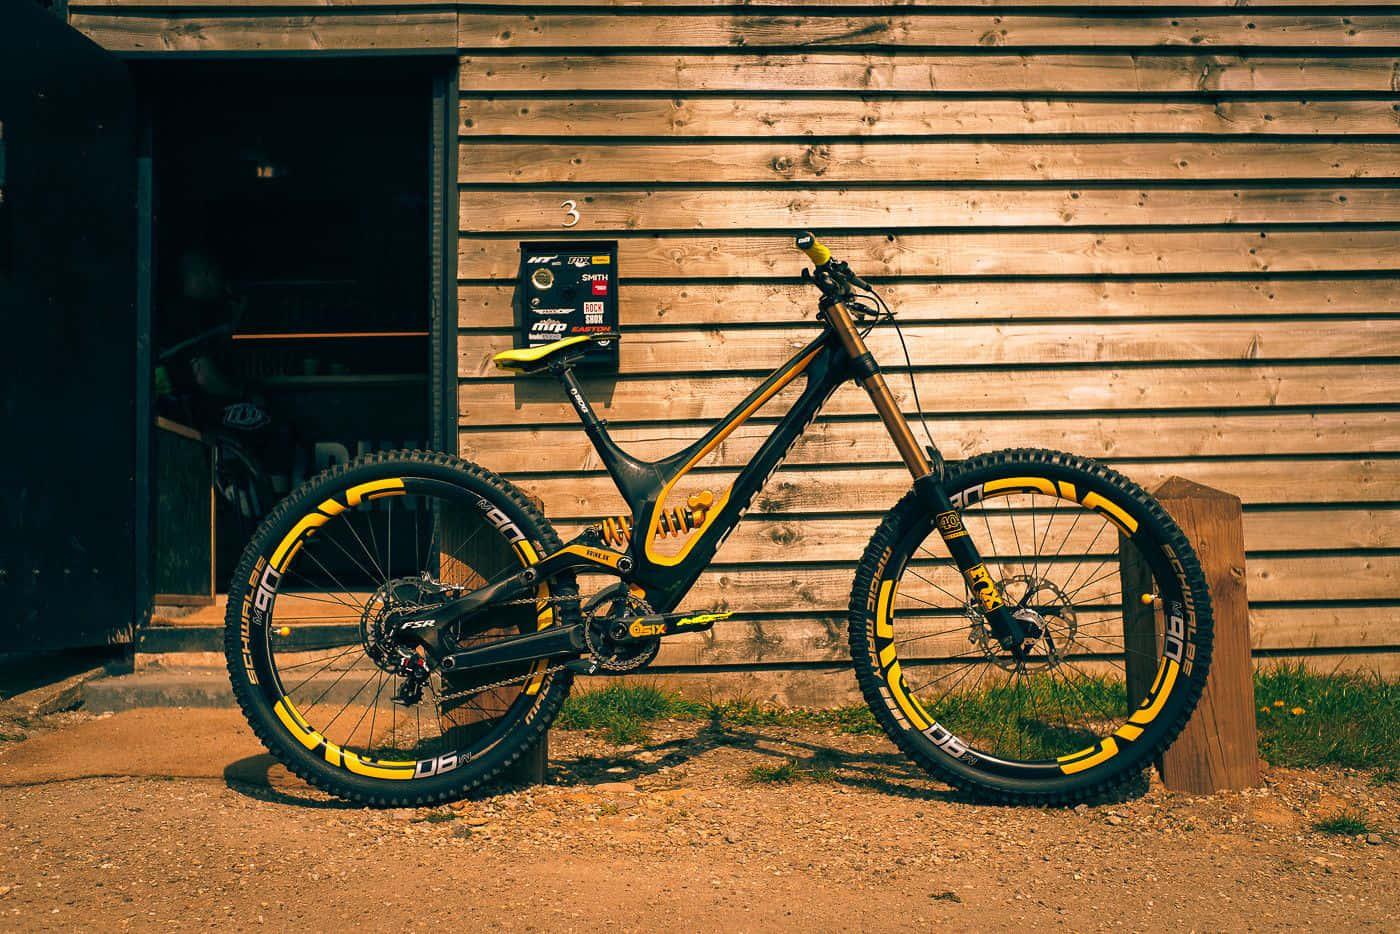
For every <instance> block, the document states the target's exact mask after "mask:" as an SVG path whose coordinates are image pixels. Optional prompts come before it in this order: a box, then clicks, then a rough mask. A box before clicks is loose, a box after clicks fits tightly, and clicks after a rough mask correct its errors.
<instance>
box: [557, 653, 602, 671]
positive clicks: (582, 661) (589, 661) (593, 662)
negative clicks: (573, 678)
mask: <svg viewBox="0 0 1400 934" xmlns="http://www.w3.org/2000/svg"><path fill="white" fill-rule="evenodd" d="M564 667H565V668H567V669H568V670H569V671H572V672H573V673H574V674H576V675H591V674H597V672H598V668H599V665H598V660H597V659H596V658H594V657H593V656H591V655H590V656H588V657H587V658H576V659H574V660H573V661H571V662H565V663H564Z"/></svg>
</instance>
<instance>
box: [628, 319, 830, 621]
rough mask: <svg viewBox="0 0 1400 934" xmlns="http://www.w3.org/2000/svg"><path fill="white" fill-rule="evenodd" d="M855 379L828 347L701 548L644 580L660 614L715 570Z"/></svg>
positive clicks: (743, 475)
mask: <svg viewBox="0 0 1400 934" xmlns="http://www.w3.org/2000/svg"><path fill="white" fill-rule="evenodd" d="M850 378H851V372H850V369H849V360H848V358H847V357H846V354H845V351H843V350H842V349H841V347H840V345H838V344H828V345H827V346H826V347H824V348H823V349H822V351H821V353H820V354H819V355H818V356H817V358H816V359H815V360H813V361H812V365H811V366H810V367H809V368H808V370H807V385H806V387H804V388H803V390H802V394H801V395H800V396H799V397H798V398H797V400H796V401H795V402H793V404H792V408H790V409H789V410H788V411H787V413H786V414H785V415H784V416H783V417H782V419H781V420H780V421H779V422H778V424H777V425H775V426H774V428H773V433H772V434H770V435H769V436H768V438H767V439H766V440H765V441H764V442H763V445H762V446H761V447H760V448H759V449H758V451H757V452H756V453H755V454H754V456H753V459H752V460H750V461H749V462H748V463H747V464H746V465H745V466H744V469H743V470H742V471H740V472H739V476H738V477H736V478H735V480H734V484H733V486H732V487H731V489H730V495H729V497H728V500H727V501H726V502H725V504H724V508H723V510H722V511H721V512H720V515H719V516H718V517H717V519H716V520H715V523H714V525H713V526H711V527H710V528H709V529H708V530H706V531H705V533H704V534H703V535H702V536H701V538H700V539H699V540H698V541H697V542H696V543H695V545H694V547H693V548H692V549H691V552H690V554H689V555H688V556H687V557H686V559H685V561H684V562H682V563H681V564H680V565H678V566H676V567H674V568H654V569H649V570H653V571H654V572H656V573H654V574H648V575H647V579H644V580H643V583H644V584H645V585H646V589H647V599H648V601H649V602H651V605H652V606H653V608H655V609H656V610H657V611H658V612H663V613H666V612H670V611H671V610H673V609H675V607H676V605H677V604H679V603H680V602H681V600H683V599H684V598H685V595H686V593H688V592H689V591H690V588H691V587H692V586H693V585H694V584H695V581H696V579H697V578H699V576H700V574H701V573H702V572H703V571H704V570H705V568H706V567H707V566H708V565H709V563H710V559H712V558H713V557H714V555H715V552H716V551H718V550H719V547H720V545H722V544H724V540H725V539H726V538H728V537H729V533H730V532H732V531H733V530H734V528H735V526H737V525H738V524H739V522H740V520H741V519H743V517H744V513H745V512H746V511H747V510H748V508H749V504H750V503H751V502H752V501H753V498H754V496H755V495H757V493H758V491H759V490H761V489H763V487H764V485H765V484H766V483H767V482H768V478H769V477H771V476H772V474H773V471H775V470H776V469H777V468H778V465H779V464H781V463H782V461H783V458H784V457H786V456H787V453H788V451H789V450H790V449H791V448H792V445H793V444H794V443H795V442H796V441H797V439H798V438H799V437H801V436H802V432H803V431H804V430H805V429H806V428H807V426H808V425H810V424H811V422H812V419H814V418H816V416H817V413H818V412H820V411H821V408H822V406H823V405H824V404H825V403H826V400H827V399H829V398H830V397H831V394H832V393H833V392H835V391H836V388H837V387H838V386H840V385H841V384H842V383H843V382H845V381H846V380H847V379H850Z"/></svg>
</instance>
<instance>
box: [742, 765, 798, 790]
mask: <svg viewBox="0 0 1400 934" xmlns="http://www.w3.org/2000/svg"><path fill="white" fill-rule="evenodd" d="M749 778H750V779H752V780H753V781H756V782H766V783H771V784H787V783H788V782H792V781H796V780H797V763H796V762H793V761H792V760H791V759H789V760H788V761H786V762H784V763H783V764H782V765H756V766H754V767H753V768H751V769H749Z"/></svg>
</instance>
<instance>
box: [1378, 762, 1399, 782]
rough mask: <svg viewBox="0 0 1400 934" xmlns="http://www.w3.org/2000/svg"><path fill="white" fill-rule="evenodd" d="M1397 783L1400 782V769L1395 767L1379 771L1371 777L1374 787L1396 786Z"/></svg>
mask: <svg viewBox="0 0 1400 934" xmlns="http://www.w3.org/2000/svg"><path fill="white" fill-rule="evenodd" d="M1396 782H1400V768H1396V767H1395V766H1393V765H1392V766H1390V767H1388V768H1384V769H1377V770H1376V772H1375V773H1374V774H1373V775H1372V776H1371V784H1372V785H1377V786H1380V785H1394V784H1395V783H1396Z"/></svg>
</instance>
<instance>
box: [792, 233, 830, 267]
mask: <svg viewBox="0 0 1400 934" xmlns="http://www.w3.org/2000/svg"><path fill="white" fill-rule="evenodd" d="M797 248H798V249H799V250H801V251H802V252H803V253H806V254H807V258H808V259H810V260H811V261H812V262H813V263H814V264H815V265H817V266H825V265H826V264H827V263H829V262H831V251H830V250H828V249H827V248H826V247H825V246H823V245H822V242H821V241H820V240H818V239H817V236H816V234H814V233H812V232H811V231H810V230H805V231H803V232H802V233H800V234H798V235H797Z"/></svg>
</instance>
